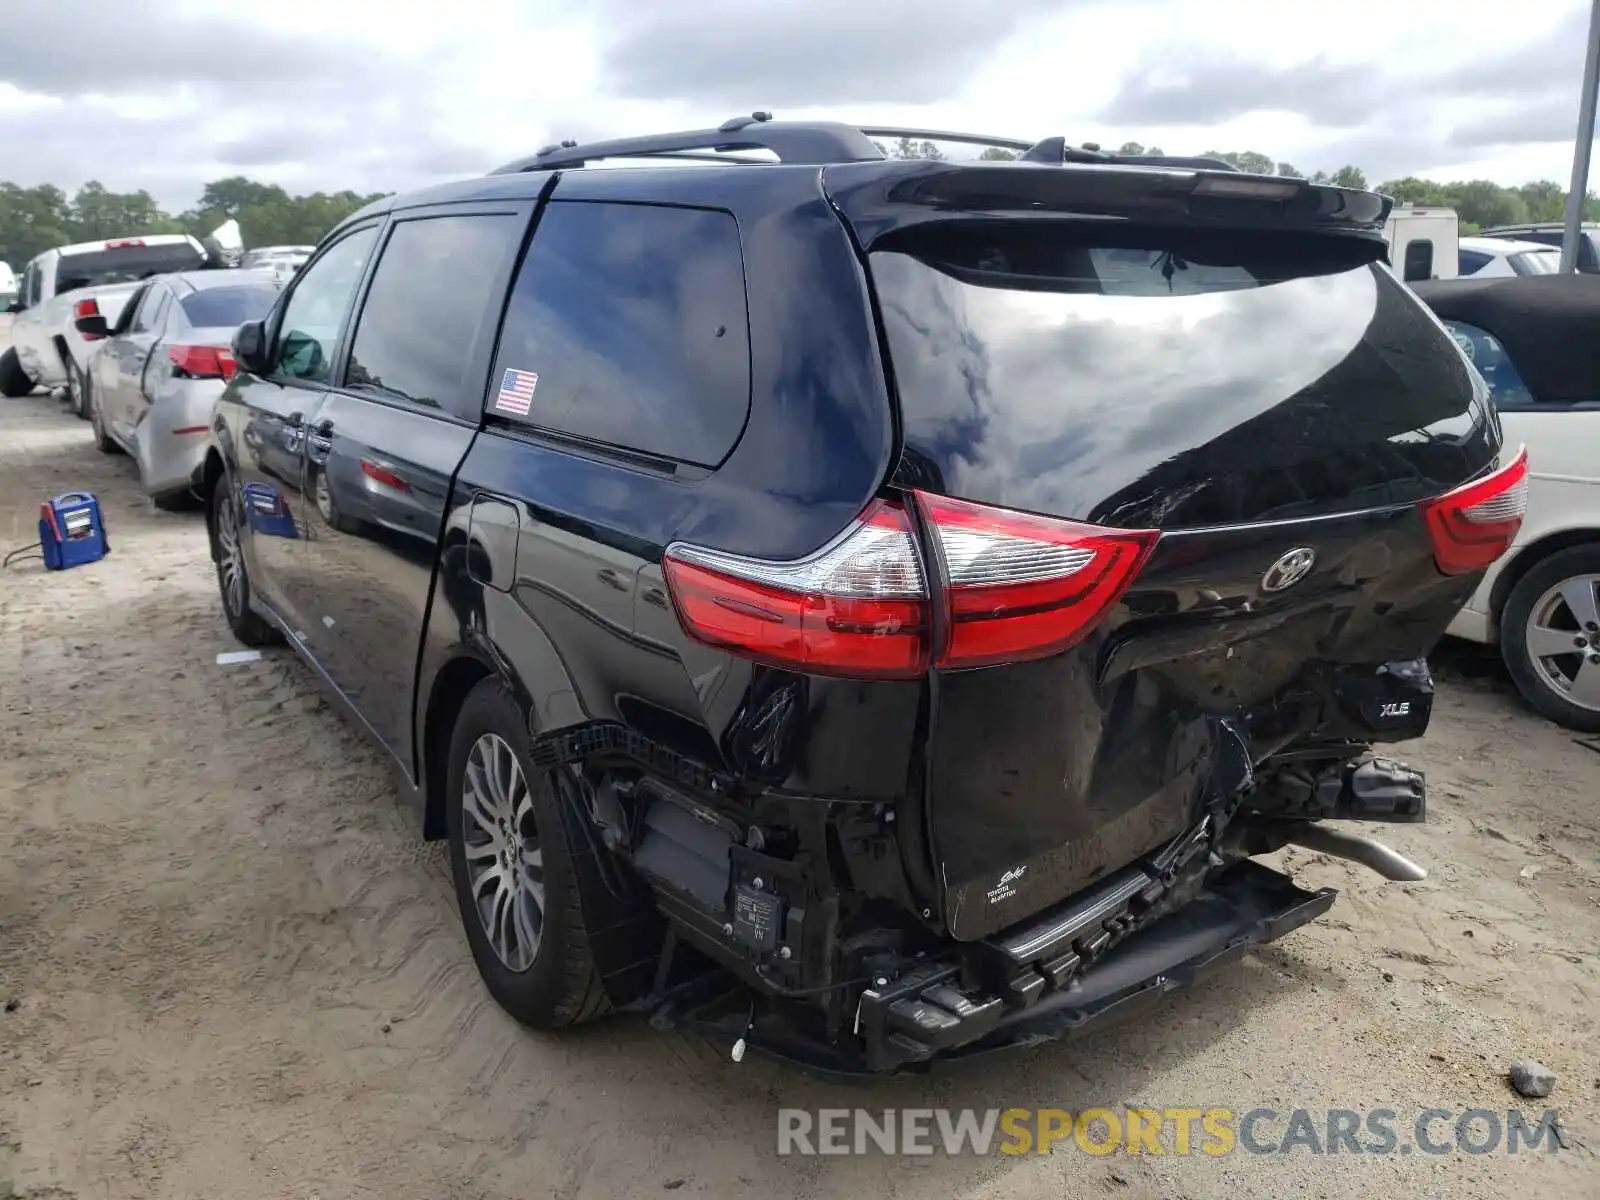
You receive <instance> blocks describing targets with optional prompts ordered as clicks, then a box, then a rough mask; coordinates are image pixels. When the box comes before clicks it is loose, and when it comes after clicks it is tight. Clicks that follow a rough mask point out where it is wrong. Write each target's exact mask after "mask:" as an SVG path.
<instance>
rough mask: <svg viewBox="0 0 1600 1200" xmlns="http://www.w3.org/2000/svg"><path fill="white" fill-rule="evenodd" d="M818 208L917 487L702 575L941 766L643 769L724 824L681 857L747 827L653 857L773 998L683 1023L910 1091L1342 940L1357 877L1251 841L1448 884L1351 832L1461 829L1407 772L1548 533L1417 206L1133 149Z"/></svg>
mask: <svg viewBox="0 0 1600 1200" xmlns="http://www.w3.org/2000/svg"><path fill="white" fill-rule="evenodd" d="M821 186H822V189H823V192H824V194H825V197H826V199H827V202H828V204H829V205H830V206H831V208H832V210H833V211H834V213H835V214H836V216H837V218H838V220H839V222H840V223H841V224H842V226H843V227H844V229H845V230H846V231H847V234H848V237H849V238H850V240H851V243H852V245H853V247H854V251H855V253H856V255H857V256H858V259H859V262H860V266H861V271H862V277H863V280H864V284H865V287H866V288H867V290H868V294H869V295H870V298H871V307H872V310H873V314H872V315H873V319H874V321H875V322H876V325H877V329H876V337H877V344H878V346H879V350H880V354H881V359H882V367H883V372H884V375H885V382H886V388H887V393H888V395H889V396H890V397H891V398H892V404H893V406H894V429H895V435H894V436H895V445H896V449H895V454H894V457H893V460H892V463H891V467H890V470H889V472H888V474H887V477H886V478H885V480H884V481H883V486H882V487H881V488H880V489H879V490H878V491H877V493H876V495H875V496H874V498H873V499H872V501H871V503H870V504H869V505H868V507H867V508H866V510H865V511H863V512H862V513H861V514H860V516H859V517H858V518H857V519H856V520H855V521H853V522H852V523H851V524H850V525H849V526H848V527H847V528H846V529H844V530H842V531H841V532H840V533H839V534H838V535H837V536H835V537H834V538H833V539H832V540H831V541H829V542H828V543H827V544H826V545H824V546H822V547H821V548H820V549H819V550H817V551H815V552H814V553H812V554H809V555H807V556H805V557H804V558H801V559H792V560H784V561H774V560H763V559H761V558H759V557H753V556H741V555H739V554H735V553H729V552H725V551H722V550H719V549H717V548H716V547H714V546H706V545H700V544H688V543H680V544H675V545H673V546H670V547H668V548H667V551H666V553H665V556H664V558H663V562H662V574H663V576H664V582H665V584H666V589H667V591H668V592H669V594H670V599H671V606H672V613H673V615H674V617H675V618H676V620H677V622H678V623H679V624H680V625H681V628H682V630H683V632H684V634H685V635H686V636H687V637H688V638H690V639H692V640H693V641H694V642H696V643H698V644H699V645H700V646H701V647H703V648H705V649H707V650H716V651H720V652H723V653H727V654H731V655H734V656H743V657H745V658H748V659H753V660H755V661H757V662H759V663H761V664H763V669H768V668H770V669H771V670H772V671H774V672H776V673H779V676H780V677H789V676H793V677H800V678H808V677H809V678H816V679H819V680H834V681H838V680H841V679H843V680H852V681H857V682H859V684H860V687H861V689H862V690H861V691H860V692H859V693H858V694H857V696H856V701H855V702H856V703H857V705H858V708H857V710H856V711H857V715H858V718H859V720H861V721H863V722H867V723H870V721H871V720H872V710H873V706H874V704H879V703H881V704H882V705H884V706H887V708H892V709H893V711H895V712H896V713H899V714H910V715H909V716H908V717H906V718H905V720H906V721H907V722H908V728H909V729H910V730H911V732H910V734H909V743H908V744H909V745H910V746H911V747H912V752H911V761H910V763H909V765H908V768H907V770H906V783H905V786H904V789H903V791H902V792H901V794H899V795H897V796H895V797H893V798H892V801H891V802H888V803H878V802H876V801H874V802H872V803H850V802H848V801H850V799H851V798H850V797H849V796H835V797H822V796H815V795H804V796H799V795H789V796H786V795H783V794H781V789H771V790H769V792H768V793H767V794H764V795H761V796H757V797H752V798H750V799H749V800H748V801H734V800H732V799H730V793H731V792H734V791H737V790H738V788H739V787H740V781H739V780H738V779H731V780H730V779H724V780H721V781H720V782H719V780H718V779H717V778H716V777H715V773H714V772H712V773H706V774H704V778H700V777H699V776H696V779H697V780H698V783H696V784H694V785H693V786H694V787H698V788H699V794H698V797H694V796H690V797H688V798H687V799H686V798H685V793H687V792H689V791H690V790H692V788H691V784H690V783H687V782H684V780H687V779H688V776H686V775H685V776H682V777H681V778H680V781H679V783H678V784H677V785H671V786H669V785H667V784H666V783H663V782H661V781H660V780H658V781H657V782H655V783H649V782H648V781H646V782H645V783H644V784H642V785H641V786H642V787H643V788H644V790H645V791H649V790H651V789H652V788H654V789H655V790H656V791H658V792H661V793H663V794H665V793H667V792H672V791H674V790H676V791H677V792H678V795H677V796H676V798H675V799H673V800H672V802H671V803H668V804H666V805H664V806H663V805H662V804H659V803H656V804H653V805H652V806H651V812H653V813H656V814H657V817H656V819H658V820H660V821H662V822H665V823H667V824H671V823H672V821H669V820H668V819H667V818H668V817H669V816H670V817H672V818H673V819H674V820H676V821H677V822H679V823H680V824H687V825H690V826H697V827H698V830H699V831H698V832H696V833H693V834H689V833H683V834H681V836H680V835H676V834H675V835H673V836H674V837H676V838H678V841H675V842H674V843H673V844H674V845H677V844H679V842H681V843H683V844H688V843H690V842H693V841H696V840H697V839H698V840H699V841H704V840H705V837H707V836H709V835H707V834H705V830H706V829H708V828H714V827H716V826H717V825H718V824H719V823H720V824H721V825H723V826H725V827H726V829H725V832H724V833H723V834H720V835H719V836H723V837H725V838H726V839H727V845H728V849H727V850H726V851H725V853H726V854H727V855H728V856H729V857H728V859H727V860H726V861H725V862H724V863H722V864H718V865H716V866H715V867H714V868H712V869H711V870H710V872H709V874H708V876H707V878H708V879H709V880H710V882H708V884H707V886H706V887H705V888H704V889H702V890H703V892H704V895H703V896H702V897H701V901H700V902H698V903H697V902H696V901H695V900H694V898H693V896H692V893H693V891H694V889H693V888H691V887H688V886H686V885H682V884H681V879H680V881H679V882H678V883H674V882H673V877H674V875H675V874H678V875H681V872H675V870H674V869H673V868H669V867H666V866H662V865H661V862H660V861H659V860H657V861H656V862H655V863H654V864H652V862H651V861H649V858H650V856H649V855H640V854H634V855H632V857H633V860H634V866H635V867H636V868H637V869H638V871H639V873H640V874H642V875H643V876H644V877H645V878H646V880H648V881H650V882H651V883H652V884H653V885H654V886H655V888H656V891H657V894H658V899H660V900H661V901H662V907H663V910H664V911H666V912H667V913H668V915H669V917H673V918H674V920H673V921H672V924H673V926H674V929H675V936H680V937H682V938H683V939H685V940H686V942H687V943H688V944H689V945H691V946H693V947H695V948H697V949H698V950H700V951H702V952H704V953H707V954H709V955H711V956H712V957H713V958H714V959H717V960H718V961H720V962H721V963H722V964H723V965H724V966H726V965H728V964H729V960H730V956H731V957H732V958H733V959H736V960H737V961H736V962H735V963H734V965H735V967H736V975H737V976H738V977H739V979H740V988H739V989H738V990H737V991H736V992H732V993H730V992H728V991H726V990H721V989H718V988H716V987H713V986H711V985H709V984H708V983H707V982H706V981H705V979H704V978H700V979H696V980H693V981H691V982H690V983H688V984H686V985H683V986H682V987H681V988H680V989H678V990H677V991H671V990H669V991H668V992H667V993H665V995H666V999H665V1000H664V1001H663V1002H662V1003H660V1005H659V1006H658V1007H657V1015H658V1017H659V1018H660V1020H661V1021H663V1022H666V1023H674V1022H677V1023H683V1024H691V1025H696V1026H698V1027H701V1028H709V1029H717V1030H720V1031H722V1032H723V1033H725V1034H727V1035H728V1036H729V1037H730V1038H734V1037H737V1038H739V1039H741V1045H742V1044H743V1043H744V1042H748V1043H749V1044H751V1045H754V1046H757V1047H759V1048H762V1049H766V1050H768V1051H770V1052H772V1053H774V1054H778V1055H782V1056H786V1057H789V1058H791V1059H795V1060H799V1061H804V1062H808V1063H810V1064H812V1065H821V1066H827V1067H832V1068H841V1069H866V1070H870V1071H886V1070H893V1069H897V1068H902V1067H907V1066H911V1065H917V1064H925V1063H928V1062H930V1061H932V1060H934V1059H937V1058H941V1057H948V1056H952V1055H958V1054H965V1053H972V1052H975V1051H981V1050H989V1049H994V1048H999V1047H1003V1046H1012V1045H1017V1044H1025V1043H1029V1042H1033V1041H1037V1040H1040V1039H1042V1038H1049V1037H1059V1036H1063V1035H1065V1034H1069V1033H1072V1032H1075V1031H1077V1030H1079V1029H1081V1028H1083V1027H1085V1026H1086V1025H1088V1024H1089V1023H1090V1022H1091V1021H1093V1020H1095V1019H1096V1018H1100V1017H1104V1016H1107V1015H1109V1014H1112V1013H1122V1012H1125V1011H1127V1010H1128V1009H1130V1008H1132V1007H1134V1006H1136V1005H1138V1004H1141V1003H1144V1002H1147V1001H1149V1000H1152V999H1154V998H1157V997H1159V996H1160V995H1162V994H1164V993H1165V992H1167V991H1169V990H1170V989H1172V988H1173V987H1177V986H1181V985H1184V984H1187V983H1189V982H1191V981H1193V980H1194V979H1195V978H1197V977H1198V976H1199V975H1201V974H1203V973H1204V972H1205V971H1207V970H1210V969H1213V968H1215V967H1216V966H1218V965H1220V964H1222V963H1226V962H1228V961H1230V960H1232V959H1234V958H1236V957H1237V956H1239V955H1240V954H1242V953H1244V952H1245V951H1246V950H1248V949H1249V948H1250V947H1252V946H1256V945H1260V944H1262V943H1265V942H1268V941H1271V940H1272V939H1274V938H1276V937H1279V936H1281V935H1282V934H1284V933H1286V932H1287V931H1289V930H1291V929H1294V928H1296V927H1297V926H1299V925H1301V924H1304V923H1305V922H1307V921H1309V920H1312V919H1314V918H1316V917H1317V916H1318V915H1320V914H1322V913H1323V912H1325V911H1327V909H1328V908H1329V907H1330V905H1331V904H1332V903H1333V901H1334V893H1333V892H1332V891H1330V890H1326V889H1323V890H1317V891H1309V890H1305V889H1303V888H1301V887H1299V886H1297V885H1296V884H1295V883H1294V882H1293V881H1292V880H1291V879H1290V878H1288V877H1287V876H1285V875H1284V874H1282V873H1281V872H1279V871H1276V870H1273V869H1270V868H1268V867H1267V866H1265V865H1263V864H1261V863H1259V862H1256V861H1253V860H1254V858H1255V857H1256V856H1259V855H1263V854H1268V853H1271V852H1273V851H1275V850H1278V849H1280V848H1282V847H1284V846H1286V845H1291V844H1294V845H1301V846H1307V847H1313V848H1316V849H1318V850H1321V851H1323V852H1325V853H1329V854H1333V855H1337V856H1342V857H1345V858H1348V859H1352V860H1354V861H1357V862H1361V863H1365V864H1366V865H1368V866H1370V867H1371V868H1373V869H1374V870H1376V871H1377V872H1379V873H1380V874H1381V875H1383V876H1385V877H1387V878H1389V879H1394V880H1406V879H1418V878H1421V877H1422V870H1421V868H1419V867H1417V866H1415V865H1413V864H1412V863H1410V862H1408V861H1407V860H1406V859H1404V858H1403V857H1401V856H1400V855H1399V854H1397V853H1395V852H1394V851H1392V850H1389V849H1388V848H1386V847H1385V846H1383V845H1382V844H1381V843H1380V842H1377V841H1375V840H1373V839H1371V838H1367V837H1364V836H1360V835H1357V834H1354V833H1351V832H1349V831H1348V827H1345V826H1341V825H1329V824H1325V822H1330V821H1332V822H1364V823H1372V822H1417V821H1421V820H1423V819H1424V817H1425V812H1426V796H1425V788H1424V780H1423V777H1422V775H1421V774H1420V773H1419V772H1417V771H1414V770H1412V769H1410V768H1408V767H1407V766H1405V765H1404V764H1403V763H1401V762H1399V761H1397V760H1395V759H1394V758H1392V757H1391V756H1390V754H1389V752H1388V749H1387V748H1388V747H1389V746H1391V745H1392V744H1394V743H1397V742H1403V741H1406V740H1409V739H1412V738H1416V737H1418V736H1420V735H1422V734H1423V733H1424V732H1425V730H1426V728H1427V725H1428V720H1429V715H1430V711H1431V707H1432V697H1433V688H1432V681H1431V677H1430V674H1429V670H1428V666H1427V662H1426V655H1427V653H1428V652H1429V650H1430V649H1431V648H1432V646H1433V645H1434V643H1435V642H1436V641H1437V639H1438V638H1439V637H1440V635H1441V634H1442V633H1443V632H1444V630H1445V627H1446V626H1447V625H1448V624H1449V623H1450V621H1451V619H1452V618H1453V617H1454V615H1455V614H1456V612H1457V611H1458V610H1459V609H1460V608H1461V606H1462V605H1463V604H1464V603H1465V602H1466V600H1467V598H1468V597H1469V596H1470V595H1471V593H1472V591H1473V589H1474V587H1475V586H1476V583H1477V580H1478V579H1479V577H1480V575H1481V572H1482V571H1483V570H1484V568H1485V567H1487V566H1488V565H1489V564H1490V563H1491V562H1493V561H1494V559H1495V558H1496V557H1498V556H1499V555H1500V554H1501V553H1503V552H1504V551H1505V549H1506V548H1507V547H1508V546H1509V544H1510V542H1511V540H1512V538H1513V537H1514V536H1515V533H1516V530H1517V528H1518V525H1519V523H1520V520H1521V514H1522V509H1523V504H1524V496H1525V491H1526V483H1525V480H1526V474H1527V466H1526V461H1525V456H1524V455H1523V454H1522V452H1521V451H1520V449H1519V448H1517V447H1506V446H1504V445H1503V444H1502V438H1501V431H1500V427H1499V423H1498V420H1497V418H1496V416H1495V414H1494V411H1493V408H1492V406H1491V405H1490V403H1489V401H1488V398H1487V394H1486V390H1485V388H1484V385H1483V383H1482V381H1481V380H1480V379H1479V377H1478V376H1477V374H1476V373H1475V372H1474V371H1473V370H1472V368H1471V367H1470V365H1469V364H1468V363H1467V362H1466V360H1465V359H1464V358H1463V356H1462V355H1461V353H1460V352H1459V350H1458V349H1457V347H1456V346H1455V344H1454V342H1453V341H1452V339H1451V338H1450V337H1449V336H1448V334H1447V333H1446V332H1445V331H1444V329H1443V328H1442V326H1440V325H1439V323H1438V322H1437V321H1436V320H1435V319H1434V318H1433V317H1432V316H1431V315H1430V314H1429V313H1428V312H1427V311H1426V309H1425V308H1424V307H1423V306H1422V305H1421V304H1420V303H1419V302H1418V301H1417V300H1416V299H1415V298H1414V297H1413V296H1412V295H1411V294H1410V293H1409V292H1408V291H1407V290H1406V289H1405V288H1404V286H1403V285H1402V284H1401V283H1399V282H1398V281H1397V280H1396V279H1395V277H1394V276H1393V275H1392V274H1391V273H1390V272H1389V270H1388V268H1387V265H1386V263H1385V246H1384V242H1383V240H1382V234H1381V230H1382V226H1383V221H1384V218H1385V216H1386V215H1387V211H1388V201H1387V200H1385V199H1383V198H1381V197H1378V196H1374V195H1371V194H1368V193H1362V192H1352V191H1347V190H1343V189H1338V188H1330V187H1323V186H1317V185H1313V184H1310V183H1307V182H1304V181H1299V180H1282V179H1265V178H1258V177H1254V176H1247V175H1240V174H1236V173H1229V172H1223V171H1215V172H1211V171H1205V170H1191V169H1164V168H1160V167H1147V166H1130V165H1116V164H1109V165H1079V164H1062V165H1043V164H1035V163H1027V162H1021V163H993V164H990V163H982V164H977V163H964V164H952V163H945V162H930V163H901V162H892V163H891V162H884V163H852V164H846V165H838V166H830V167H826V168H824V169H823V170H822V172H821ZM783 673H789V674H788V676H785V675H783ZM874 689H877V690H874ZM779 691H781V689H779ZM774 694H777V692H775V693H774ZM873 697H877V699H873ZM891 698H892V699H891ZM869 736H870V735H869ZM890 741H892V739H886V742H885V746H886V750H885V752H886V753H888V744H889V742H890ZM719 788H720V789H721V792H720V794H719ZM636 794H642V793H636ZM658 799H659V797H658ZM741 805H742V806H743V807H744V809H747V810H748V812H749V813H751V814H757V817H756V818H754V819H752V820H751V821H750V822H748V823H742V822H740V821H739V820H738V819H737V818H738V813H739V811H741ZM746 824H749V826H750V827H751V828H755V829H757V830H758V831H759V833H760V836H759V837H752V836H751V835H750V832H749V829H747V828H746ZM663 836H665V835H663ZM645 840H646V841H648V833H647V835H646V839H645ZM658 842H659V839H658ZM785 847H788V849H786V848H785ZM712 857H715V855H713V856H712ZM728 862H731V864H732V867H731V873H730V870H729V868H728V866H727V865H726V864H727V863H728ZM713 876H717V877H720V879H721V880H723V881H724V882H725V884H726V890H725V891H723V890H720V889H721V888H722V884H721V883H718V882H717V880H716V879H714V878H712V877H713ZM663 897H665V898H664V899H663ZM719 906H720V907H719ZM666 975H667V973H666V969H665V967H663V969H662V972H661V977H660V978H661V980H665V978H666ZM658 982H659V980H658ZM655 994H656V995H657V997H658V998H659V997H660V996H661V995H662V993H660V992H659V991H658V992H657V993H655Z"/></svg>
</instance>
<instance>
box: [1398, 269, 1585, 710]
mask: <svg viewBox="0 0 1600 1200" xmlns="http://www.w3.org/2000/svg"><path fill="white" fill-rule="evenodd" d="M1416 291H1417V294H1418V295H1419V296H1421V297H1422V299H1423V301H1424V302H1425V303H1426V304H1427V305H1428V306H1429V307H1430V308H1432V309H1433V311H1434V312H1435V313H1436V314H1438V316H1439V317H1440V318H1441V319H1442V320H1443V321H1444V322H1445V325H1446V327H1447V328H1448V329H1449V330H1450V332H1451V333H1452V334H1453V335H1454V336H1455V339H1456V342H1457V343H1458V344H1459V345H1460V347H1461V349H1462V350H1463V351H1464V352H1465V353H1466V355H1467V357H1468V358H1469V359H1471V360H1472V362H1473V364H1474V365H1475V366H1476V367H1477V368H1478V372H1479V374H1481V375H1482V376H1483V378H1484V379H1485V380H1486V381H1487V382H1488V384H1489V390H1490V392H1491V394H1492V395H1493V397H1494V402H1495V406H1496V407H1497V408H1498V409H1499V410H1500V421H1501V424H1502V425H1503V426H1504V428H1505V432H1506V440H1507V441H1508V442H1522V443H1525V444H1526V445H1527V447H1528V455H1529V461H1530V463H1531V468H1530V473H1529V476H1528V484H1527V489H1528V495H1527V515H1526V517H1524V519H1523V522H1522V530H1521V532H1520V533H1519V534H1518V536H1517V540H1516V542H1515V543H1514V544H1513V546H1512V548H1511V551H1510V553H1508V554H1507V555H1506V556H1505V557H1503V558H1501V559H1499V560H1498V561H1497V562H1495V563H1494V564H1493V565H1492V566H1491V567H1490V568H1489V569H1488V571H1487V572H1486V573H1485V575H1484V577H1483V582H1482V583H1480V584H1479V585H1478V589H1477V590H1476V591H1475V592H1474V593H1473V595H1472V599H1471V600H1470V601H1468V603H1467V606H1466V607H1465V608H1464V609H1462V610H1461V613H1460V615H1459V616H1457V617H1456V619H1455V621H1454V622H1453V623H1452V624H1451V626H1450V632H1451V633H1453V634H1456V635H1458V636H1460V637H1464V638H1468V639H1470V640H1472V641H1475V642H1483V643H1488V644H1491V645H1496V644H1497V645H1498V646H1499V647H1500V652H1501V654H1502V655H1504V657H1505V662H1506V667H1507V669H1508V670H1509V671H1510V672H1511V677H1512V678H1513V679H1514V680H1516V683H1517V687H1518V689H1519V690H1521V692H1522V694H1523V695H1524V696H1525V697H1526V698H1527V700H1528V703H1530V704H1531V705H1533V707H1534V708H1536V709H1538V710H1539V711H1540V712H1542V713H1544V714H1545V715H1546V716H1547V717H1550V718H1551V719H1552V720H1554V721H1557V722H1559V723H1560V724H1562V725H1565V726H1567V727H1568V728H1570V729H1580V730H1587V731H1600V278H1597V277H1596V276H1594V275H1583V274H1576V275H1544V276H1534V277H1528V278H1520V279H1519V278H1500V279H1464V280H1459V281H1457V282H1453V283H1443V282H1441V283H1432V284H1419V285H1417V287H1416Z"/></svg>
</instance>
